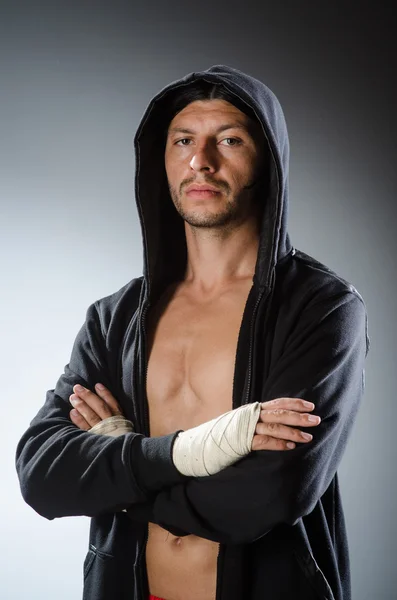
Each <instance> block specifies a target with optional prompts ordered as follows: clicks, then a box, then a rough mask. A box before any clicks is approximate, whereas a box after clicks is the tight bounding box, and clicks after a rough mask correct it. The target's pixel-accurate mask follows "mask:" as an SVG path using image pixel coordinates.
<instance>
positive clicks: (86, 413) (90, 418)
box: [69, 394, 102, 427]
mask: <svg viewBox="0 0 397 600" xmlns="http://www.w3.org/2000/svg"><path fill="white" fill-rule="evenodd" d="M69 400H70V404H71V405H72V406H73V408H74V409H75V410H77V411H78V412H79V413H80V415H81V416H82V417H83V418H84V419H85V420H86V422H87V423H88V426H89V427H94V425H96V424H97V423H99V422H100V421H102V419H101V417H100V416H99V415H98V414H97V413H96V412H95V411H93V410H92V408H91V407H90V406H89V405H88V404H87V403H86V402H85V401H84V400H82V399H81V398H79V396H76V394H71V396H70V398H69Z"/></svg>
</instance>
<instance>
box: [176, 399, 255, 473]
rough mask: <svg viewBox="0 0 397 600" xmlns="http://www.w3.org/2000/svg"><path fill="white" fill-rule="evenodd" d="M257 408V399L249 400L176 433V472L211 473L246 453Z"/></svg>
mask: <svg viewBox="0 0 397 600" xmlns="http://www.w3.org/2000/svg"><path fill="white" fill-rule="evenodd" d="M260 410H261V405H260V402H253V403H252V404H246V405H244V406H240V407H239V408H235V409H234V410H231V411H229V412H227V413H224V414H223V415H220V416H219V417H217V418H216V419H212V420H211V421H207V422H206V423H203V424H202V425H198V426H197V427H193V428H192V429H188V430H187V431H182V432H181V433H179V435H178V437H177V438H176V440H175V442H174V446H173V449H172V459H173V461H174V465H175V466H176V468H177V469H178V471H179V472H180V473H182V475H187V476H191V477H204V476H205V475H213V474H214V473H218V472H219V471H221V470H222V469H224V468H225V467H228V466H230V465H232V464H233V463H235V462H237V461H238V460H240V459H241V458H243V456H246V455H247V454H249V453H250V452H251V447H252V439H253V437H254V434H255V429H256V425H257V422H258V419H259V414H260Z"/></svg>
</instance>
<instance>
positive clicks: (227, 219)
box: [169, 185, 249, 229]
mask: <svg viewBox="0 0 397 600" xmlns="http://www.w3.org/2000/svg"><path fill="white" fill-rule="evenodd" d="M169 191H170V195H171V199H172V201H173V203H174V206H175V208H176V210H177V212H178V213H179V215H180V216H181V217H182V219H183V220H184V221H185V222H186V223H188V224H189V225H190V226H191V227H197V228H206V229H219V228H222V229H224V228H229V227H233V225H237V224H238V223H240V222H241V220H242V218H243V213H244V212H245V211H244V210H243V206H242V205H243V201H244V203H245V202H247V200H248V202H249V199H246V198H244V197H242V196H243V195H244V194H240V195H239V196H238V197H234V198H230V196H229V194H225V192H223V191H222V193H223V195H226V197H227V201H226V203H225V204H223V205H222V208H221V210H219V211H214V210H205V209H203V208H202V207H200V209H198V210H195V209H193V208H192V209H189V210H186V209H185V208H184V207H183V205H182V202H181V194H180V193H179V192H178V191H177V190H176V189H175V188H174V187H172V186H171V185H169ZM228 196H229V197H228Z"/></svg>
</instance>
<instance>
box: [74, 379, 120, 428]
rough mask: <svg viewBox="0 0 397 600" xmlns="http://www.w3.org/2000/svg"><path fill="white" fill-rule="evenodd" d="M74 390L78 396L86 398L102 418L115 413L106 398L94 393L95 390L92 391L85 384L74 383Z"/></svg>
mask: <svg viewBox="0 0 397 600" xmlns="http://www.w3.org/2000/svg"><path fill="white" fill-rule="evenodd" d="M73 391H74V393H75V395H76V396H78V397H79V398H80V399H82V400H84V402H85V403H86V404H87V405H88V406H89V407H90V408H91V409H92V410H93V412H94V413H95V414H97V415H98V417H99V418H100V420H102V419H107V418H108V417H112V416H113V413H112V411H111V409H110V407H109V406H108V405H107V404H106V402H105V400H103V399H102V398H100V397H99V396H97V394H94V392H91V390H89V389H87V388H85V387H83V386H79V385H74V386H73Z"/></svg>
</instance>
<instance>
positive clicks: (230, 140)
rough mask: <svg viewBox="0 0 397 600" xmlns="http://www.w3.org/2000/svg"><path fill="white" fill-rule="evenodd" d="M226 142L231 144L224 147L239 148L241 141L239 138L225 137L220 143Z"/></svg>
mask: <svg viewBox="0 0 397 600" xmlns="http://www.w3.org/2000/svg"><path fill="white" fill-rule="evenodd" d="M227 141H229V142H232V143H231V144H226V146H239V145H240V144H241V143H242V140H240V139H239V138H234V137H227V138H225V139H224V140H222V142H227ZM222 142H221V143H222Z"/></svg>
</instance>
